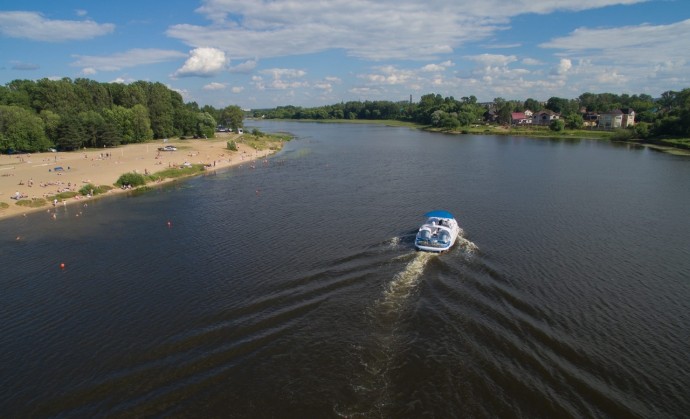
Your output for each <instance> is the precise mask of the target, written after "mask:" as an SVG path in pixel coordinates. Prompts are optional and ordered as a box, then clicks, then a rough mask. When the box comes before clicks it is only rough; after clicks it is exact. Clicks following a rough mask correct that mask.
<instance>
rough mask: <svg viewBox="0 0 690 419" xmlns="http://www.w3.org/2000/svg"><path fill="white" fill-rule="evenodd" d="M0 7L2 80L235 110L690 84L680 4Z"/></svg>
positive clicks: (379, 1) (268, 2)
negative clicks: (67, 81)
mask: <svg viewBox="0 0 690 419" xmlns="http://www.w3.org/2000/svg"><path fill="white" fill-rule="evenodd" d="M3 3H4V5H3V6H0V51H2V54H0V82H1V83H2V84H5V83H8V82H10V81H12V80H15V79H30V80H38V79H41V78H62V77H69V78H72V79H76V78H80V77H85V78H90V79H93V80H97V81H101V82H121V83H130V82H132V81H136V80H147V81H152V82H161V83H164V84H166V85H167V86H168V87H170V88H171V89H174V90H176V91H179V92H180V93H181V94H182V96H183V97H184V99H185V101H196V102H197V103H198V104H199V105H212V106H214V107H224V106H227V105H239V106H241V107H243V108H262V107H275V106H280V105H298V106H319V105H324V104H332V103H337V102H341V101H348V100H393V101H397V100H408V99H409V97H410V95H412V97H413V100H418V99H419V97H420V96H421V95H424V94H427V93H439V94H441V95H443V96H454V97H456V98H461V97H463V96H470V95H474V96H476V97H477V98H478V99H479V101H482V102H483V101H491V100H493V99H494V98H496V97H502V98H505V99H519V100H524V99H527V98H534V99H537V100H547V99H548V98H549V97H552V96H558V97H564V98H575V97H577V96H579V95H580V94H581V93H584V92H592V93H603V92H610V93H618V94H621V93H628V94H640V93H646V94H650V95H652V96H655V97H656V96H658V95H659V94H661V93H662V92H664V91H667V90H681V89H683V88H688V87H690V41H688V40H690V1H688V0H481V1H477V0H453V1H448V0H445V1H440V0H426V1H424V2H422V1H419V0H417V1H414V0H198V1H191V0H188V1H182V0H166V1H159V0H153V1H148V0H146V1H145V0H139V1H131V0H119V1H116V2H115V1H113V2H104V1H97V0H80V1H78V0H60V1H53V0H44V1H31V0H24V1H22V2H19V1H7V2H3ZM12 3H14V4H12Z"/></svg>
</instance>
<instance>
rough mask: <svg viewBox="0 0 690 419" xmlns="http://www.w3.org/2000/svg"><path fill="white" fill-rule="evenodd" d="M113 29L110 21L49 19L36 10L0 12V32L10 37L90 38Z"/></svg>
mask: <svg viewBox="0 0 690 419" xmlns="http://www.w3.org/2000/svg"><path fill="white" fill-rule="evenodd" d="M114 30H115V25H113V24H112V23H102V24H100V23H96V22H94V21H92V20H51V19H46V18H45V17H43V15H41V14H40V13H36V12H23V11H15V12H0V33H1V34H3V35H5V36H9V37H11V38H24V39H30V40H33V41H45V42H63V41H75V40H84V39H91V38H95V37H97V36H102V35H106V34H109V33H111V32H113V31H114Z"/></svg>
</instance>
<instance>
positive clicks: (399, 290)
mask: <svg viewBox="0 0 690 419" xmlns="http://www.w3.org/2000/svg"><path fill="white" fill-rule="evenodd" d="M435 256H438V254H436V253H430V252H417V253H415V254H414V257H413V258H412V260H411V261H410V262H409V263H408V264H407V265H406V266H405V268H404V269H403V270H402V271H400V272H398V273H397V274H396V275H395V276H394V277H393V280H392V281H391V282H390V283H389V284H388V286H387V287H386V289H385V290H384V292H383V299H381V300H379V302H378V307H379V311H380V313H381V314H393V313H397V312H399V311H400V308H401V307H402V306H403V305H404V303H405V301H407V299H408V297H409V296H410V294H412V293H413V292H414V290H415V289H416V285H417V283H418V282H419V279H420V278H421V277H422V274H423V273H424V267H425V266H426V264H427V263H429V261H430V260H431V258H433V257H435Z"/></svg>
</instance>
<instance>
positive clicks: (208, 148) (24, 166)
mask: <svg viewBox="0 0 690 419" xmlns="http://www.w3.org/2000/svg"><path fill="white" fill-rule="evenodd" d="M239 137H240V135H239V134H228V133H218V134H216V137H215V138H212V139H200V140H178V139H170V140H167V142H165V143H163V141H162V140H157V141H151V142H148V143H145V144H129V145H125V146H121V147H117V148H107V149H103V150H95V149H87V150H83V151H71V152H55V153H51V152H49V153H33V154H14V155H6V154H3V155H0V203H6V204H7V205H8V206H7V207H5V205H2V207H3V208H0V219H4V218H8V217H12V216H17V215H22V214H27V213H29V212H35V211H45V210H46V209H50V208H52V207H53V203H52V202H49V203H47V205H45V206H43V207H39V208H30V207H24V206H19V205H17V200H16V199H14V197H15V196H16V195H17V194H19V196H22V198H21V199H32V198H45V197H46V196H52V195H55V194H57V193H59V192H65V191H68V190H71V191H79V189H81V188H82V186H84V185H86V184H87V183H91V184H93V185H96V186H99V185H109V186H112V185H113V184H114V183H115V182H116V181H117V179H118V178H119V177H120V175H122V174H123V173H128V172H137V173H141V174H145V173H156V172H159V171H161V170H164V169H168V168H170V167H174V166H176V165H177V166H179V165H182V164H183V163H185V162H188V163H192V164H194V163H201V164H206V165H208V166H209V168H208V170H217V169H221V168H224V167H229V166H232V165H237V164H242V163H247V162H250V161H251V160H255V159H259V158H263V157H265V156H267V155H269V154H271V153H272V152H273V151H272V150H269V149H266V150H260V151H257V150H255V149H253V148H251V147H249V146H248V145H245V144H242V143H239V142H238V143H237V144H238V151H231V150H228V148H227V141H228V140H231V139H239ZM164 145H173V146H175V147H177V151H159V150H158V148H159V147H162V146H164ZM56 168H57V170H56ZM171 180H172V179H166V180H164V181H163V182H161V183H165V182H168V181H171ZM123 192H126V191H125V190H122V189H120V188H114V189H112V190H111V191H109V192H107V193H105V194H103V195H98V196H96V197H95V198H86V197H79V199H77V197H75V198H69V199H67V200H65V202H64V203H63V202H60V203H59V205H69V204H70V203H76V202H84V200H85V199H97V198H98V197H100V196H110V195H113V194H117V193H123Z"/></svg>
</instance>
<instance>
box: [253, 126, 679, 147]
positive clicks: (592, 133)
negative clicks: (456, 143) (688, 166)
mask: <svg viewBox="0 0 690 419" xmlns="http://www.w3.org/2000/svg"><path fill="white" fill-rule="evenodd" d="M250 120H251V119H250ZM274 120H275V121H288V122H316V123H321V124H375V125H385V126H390V127H407V128H411V129H419V130H422V131H428V132H437V133H441V134H451V135H465V134H470V135H512V136H516V137H527V138H534V139H547V140H605V141H612V142H616V143H621V144H628V145H631V146H634V147H641V148H648V149H651V150H656V151H660V152H664V153H668V154H673V155H677V156H690V150H685V149H682V148H678V147H672V146H666V145H660V144H655V143H651V142H644V141H642V140H639V139H632V140H629V141H614V140H612V138H611V137H612V136H613V131H606V130H597V129H579V130H563V131H561V132H555V131H551V130H549V129H548V127H511V126H502V125H483V124H477V125H473V126H471V127H462V128H461V129H459V130H448V129H444V128H437V127H432V126H430V125H423V124H418V123H416V122H407V121H398V120H395V119H274Z"/></svg>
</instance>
